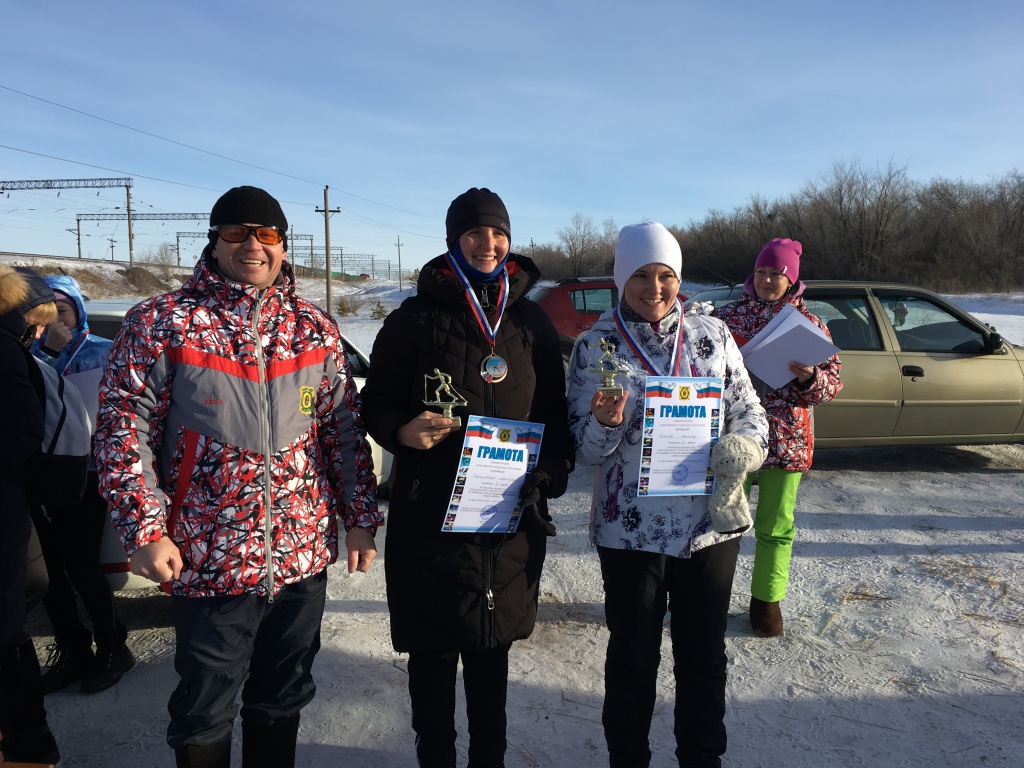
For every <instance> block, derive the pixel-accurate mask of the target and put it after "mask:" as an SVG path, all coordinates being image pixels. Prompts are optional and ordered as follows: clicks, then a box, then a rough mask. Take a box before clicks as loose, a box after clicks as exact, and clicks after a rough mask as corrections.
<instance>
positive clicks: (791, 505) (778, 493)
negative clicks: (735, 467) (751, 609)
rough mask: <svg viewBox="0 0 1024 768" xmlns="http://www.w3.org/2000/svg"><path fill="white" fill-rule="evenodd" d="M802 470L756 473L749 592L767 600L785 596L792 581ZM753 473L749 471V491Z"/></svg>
mask: <svg viewBox="0 0 1024 768" xmlns="http://www.w3.org/2000/svg"><path fill="white" fill-rule="evenodd" d="M801 477H803V473H802V472H791V471H789V470H786V469H762V470H761V471H760V472H759V473H758V475H757V513H756V514H755V516H754V535H755V537H756V538H757V543H756V545H755V547H754V572H753V574H752V575H751V577H750V594H751V596H753V597H756V598H757V599H758V600H763V601H765V602H766V603H774V602H775V601H777V600H781V599H782V598H784V597H785V596H786V586H787V585H788V584H789V561H790V560H791V559H792V556H793V539H794V538H795V537H796V526H795V525H794V523H793V510H794V509H796V489H797V487H798V486H799V485H800V478H801ZM753 479H754V476H753V475H747V483H746V491H747V495H748V496H749V495H750V486H751V484H752V482H753Z"/></svg>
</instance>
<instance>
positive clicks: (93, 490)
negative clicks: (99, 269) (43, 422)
mask: <svg viewBox="0 0 1024 768" xmlns="http://www.w3.org/2000/svg"><path fill="white" fill-rule="evenodd" d="M44 280H45V281H46V284H47V285H48V286H50V288H52V289H53V292H54V295H55V297H56V302H57V321H56V322H54V323H51V324H50V325H49V326H47V329H46V335H45V336H42V337H40V338H39V339H38V340H37V341H36V342H35V343H34V344H33V345H32V351H33V353H34V354H35V356H36V358H37V359H39V360H42V361H43V362H44V363H46V364H47V365H49V366H50V367H52V368H53V369H54V370H56V371H57V373H59V374H60V375H61V376H71V377H74V375H75V374H80V373H84V372H86V371H102V370H103V368H104V367H106V364H107V358H108V356H109V354H110V344H111V342H110V339H104V338H103V337H102V336H95V335H93V334H92V333H91V332H90V331H89V317H88V312H87V310H86V306H85V299H84V297H83V295H82V289H81V287H80V286H79V285H78V281H77V280H75V278H73V277H71V276H70V275H50V276H48V277H46V278H44ZM81 383H82V381H81V379H78V381H77V382H76V384H81ZM98 384H99V379H98V378H97V379H96V380H95V385H96V386H98ZM82 391H83V394H84V392H85V390H84V389H83V390H82ZM89 399H90V400H93V401H95V389H93V391H92V392H91V394H90V397H89ZM32 514H33V520H34V522H35V525H36V530H37V531H38V533H39V540H40V543H41V545H42V549H43V555H44V557H45V559H46V567H47V569H48V571H49V577H50V588H49V589H48V590H47V592H46V597H45V598H43V608H44V609H45V610H46V616H47V618H49V619H50V623H51V624H52V625H53V644H52V645H50V646H48V647H47V650H49V651H50V656H49V658H48V659H47V666H48V667H49V669H48V671H47V672H46V674H45V675H43V692H44V693H45V694H50V693H53V692H54V691H59V690H61V689H62V688H66V687H67V686H69V685H70V684H71V683H73V682H75V681H76V680H81V681H82V687H81V689H82V691H83V692H84V693H98V692H99V691H104V690H106V689H107V688H110V687H111V686H113V685H115V684H116V683H117V682H118V681H119V680H120V679H121V676H122V675H123V674H124V673H125V672H127V671H128V670H129V669H131V667H132V666H134V664H135V657H134V656H133V655H132V652H131V649H130V648H129V647H128V643H127V639H128V630H127V629H126V628H125V626H124V624H122V623H121V621H120V619H118V617H117V609H116V607H115V605H114V592H113V590H111V588H110V584H109V583H108V582H107V577H106V576H104V575H103V571H102V569H101V568H100V548H101V545H102V541H103V532H104V531H105V530H106V529H107V526H108V525H110V522H109V519H110V517H109V513H108V512H107V504H106V502H105V501H104V500H103V497H102V496H100V494H99V479H98V477H97V474H96V462H95V460H91V461H90V466H89V476H88V482H87V485H86V488H85V493H84V494H83V495H82V500H81V501H80V502H79V503H78V504H68V505H51V506H48V507H47V508H46V511H45V513H44V512H43V511H42V510H41V509H33V511H32ZM76 592H77V594H78V597H80V598H81V600H82V605H83V606H84V607H85V611H86V613H87V614H88V615H89V620H90V622H91V630H90V629H89V628H86V626H85V624H83V623H82V620H81V619H80V618H79V615H78V606H77V603H76V599H75V593H76ZM94 639H95V641H96V655H95V657H94V656H93V651H92V642H93V640H94Z"/></svg>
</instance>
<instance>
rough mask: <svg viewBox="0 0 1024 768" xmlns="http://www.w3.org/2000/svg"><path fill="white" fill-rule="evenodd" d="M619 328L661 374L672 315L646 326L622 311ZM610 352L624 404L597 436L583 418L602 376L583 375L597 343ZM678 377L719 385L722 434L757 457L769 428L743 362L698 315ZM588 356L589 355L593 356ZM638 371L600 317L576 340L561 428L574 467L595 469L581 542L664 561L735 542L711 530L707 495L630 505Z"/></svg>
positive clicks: (686, 326) (718, 328)
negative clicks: (749, 444)
mask: <svg viewBox="0 0 1024 768" xmlns="http://www.w3.org/2000/svg"><path fill="white" fill-rule="evenodd" d="M623 315H624V319H625V321H626V325H627V326H628V327H629V329H630V332H631V333H632V334H633V336H634V338H635V339H636V340H637V341H638V342H639V344H640V345H641V347H642V348H643V349H644V351H645V352H646V354H647V355H648V356H649V357H650V358H651V360H652V362H653V363H654V365H655V366H657V367H658V369H659V371H660V372H661V373H662V374H663V375H671V374H670V373H669V372H668V367H669V363H670V360H671V356H672V348H673V345H674V342H675V338H676V328H677V327H678V324H679V317H680V316H679V311H678V309H675V310H673V311H672V312H670V313H669V314H668V315H667V316H666V317H665V318H663V319H662V320H661V321H660V322H659V323H656V324H653V325H652V324H651V323H649V322H647V321H645V320H643V319H642V318H640V317H639V316H638V315H637V314H636V313H634V312H632V311H631V310H630V309H629V307H628V306H623ZM602 339H608V340H609V341H610V342H611V343H612V344H613V345H614V346H615V353H614V355H615V362H616V363H618V364H619V365H620V366H621V367H623V368H625V369H628V373H624V374H622V375H620V376H619V377H618V378H617V379H616V383H618V384H620V385H622V387H623V388H624V390H625V392H626V394H627V395H628V396H629V397H630V398H631V401H630V402H628V403H627V405H626V411H625V418H624V419H623V422H622V424H621V425H619V426H618V427H606V426H604V425H603V424H601V423H600V422H599V421H598V420H597V419H596V418H595V417H594V415H593V414H592V413H591V412H590V401H591V398H592V397H593V395H594V392H595V391H596V390H597V387H598V386H600V384H601V377H600V375H599V374H597V373H591V372H590V371H588V370H587V369H588V368H590V367H593V365H594V363H595V362H596V361H597V360H598V358H599V357H600V355H601V354H602V350H601V349H600V342H601V340H602ZM680 343H681V344H682V350H681V355H682V357H681V360H680V369H679V375H681V376H693V377H705V376H706V377H720V378H721V379H722V384H723V388H722V409H723V411H724V413H723V417H724V418H723V421H722V430H721V434H722V435H726V434H733V433H737V434H742V435H748V436H749V437H752V438H754V439H756V440H757V441H759V442H760V443H761V446H762V448H765V447H766V446H767V442H768V421H767V418H766V416H765V411H764V408H763V407H762V406H761V403H760V400H759V399H758V396H757V393H756V392H755V391H754V388H753V386H752V385H751V383H750V378H749V376H748V375H747V369H746V367H745V366H744V364H743V357H742V356H741V355H740V351H739V348H738V347H737V346H736V342H735V341H734V340H733V338H732V334H731V333H730V332H729V329H728V328H727V327H726V326H725V324H724V323H723V322H721V321H720V320H717V319H715V318H712V317H708V316H706V315H702V314H686V315H684V317H683V334H682V337H681V339H680ZM592 349H593V351H592ZM647 375H648V374H647V370H646V368H645V367H644V365H643V363H642V362H641V361H640V360H639V359H638V358H637V357H636V355H635V354H634V353H633V351H632V350H631V349H630V347H629V345H628V344H627V343H626V342H625V341H624V340H623V338H622V336H621V334H620V333H619V329H618V327H617V325H616V323H615V319H614V310H608V311H606V312H605V313H604V314H603V315H601V317H600V319H599V320H598V321H597V322H596V323H595V324H594V326H593V327H592V328H591V329H590V330H589V331H587V332H585V333H583V334H582V335H580V337H579V338H578V339H577V340H576V346H575V348H574V349H573V356H572V361H571V374H570V378H569V429H570V431H571V432H572V436H573V439H574V441H575V444H576V463H577V464H578V465H593V466H596V470H595V472H594V486H593V501H592V503H591V518H590V534H591V541H592V543H594V544H596V545H598V546H601V547H609V548H612V549H631V550H642V551H645V552H655V553H659V554H665V555H671V556H673V557H682V558H688V557H690V555H691V553H692V552H695V551H696V550H699V549H702V548H704V547H707V546H710V545H712V544H717V543H719V542H721V541H725V540H726V539H730V538H733V537H734V536H736V535H738V534H719V533H715V532H714V531H712V530H711V524H710V520H709V518H708V497H707V496H638V495H637V487H638V484H639V475H640V457H641V444H642V435H643V424H644V385H645V380H646V377H647Z"/></svg>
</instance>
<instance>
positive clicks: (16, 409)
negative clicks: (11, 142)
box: [0, 265, 60, 763]
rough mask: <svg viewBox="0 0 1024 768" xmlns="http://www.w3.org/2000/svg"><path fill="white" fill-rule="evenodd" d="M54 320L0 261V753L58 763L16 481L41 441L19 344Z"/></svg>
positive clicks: (38, 292)
mask: <svg viewBox="0 0 1024 768" xmlns="http://www.w3.org/2000/svg"><path fill="white" fill-rule="evenodd" d="M47 305H48V306H47ZM51 308H52V309H51ZM26 312H36V313H39V312H44V313H48V314H50V315H52V317H49V318H47V317H40V318H39V322H38V324H35V323H33V325H34V326H35V327H34V328H32V327H29V326H28V325H27V324H26ZM56 317H57V308H56V305H55V304H54V303H53V291H51V290H50V288H49V286H47V285H46V283H44V282H43V280H42V278H40V277H39V276H38V275H26V274H25V273H22V272H18V271H15V270H13V269H11V268H10V267H7V266H3V265H0V402H2V403H3V404H4V408H5V413H4V417H3V418H2V419H0V731H2V732H3V738H2V741H0V752H2V758H3V759H4V760H8V761H15V760H19V761H25V762H28V761H31V762H38V763H56V762H57V761H59V760H60V752H59V751H58V749H57V742H56V740H55V739H54V737H53V734H52V733H51V732H50V728H49V725H48V724H47V721H46V710H45V709H44V708H43V692H42V689H41V686H40V677H39V659H38V657H37V656H36V649H35V645H34V644H33V642H32V638H31V637H29V636H28V633H27V632H26V631H25V627H24V623H25V566H26V560H27V554H28V542H29V536H30V531H31V525H32V523H31V516H30V511H29V501H28V497H27V495H26V489H25V485H24V482H23V480H22V478H23V477H24V475H23V467H24V464H25V461H26V459H27V458H28V457H29V456H31V455H32V454H33V453H35V452H36V451H38V450H40V445H41V443H42V440H43V403H42V401H41V400H40V399H39V394H38V390H37V388H36V385H35V384H33V378H32V371H31V369H30V367H29V366H32V365H35V364H36V363H35V362H34V361H33V360H32V359H31V358H30V357H29V355H28V350H27V349H24V348H21V347H23V345H25V344H26V343H27V342H31V341H32V340H33V339H34V338H35V337H36V336H37V335H38V334H39V333H42V330H43V326H45V324H46V323H47V322H52V320H53V319H54V318H56ZM36 373H38V372H36ZM40 384H41V382H40Z"/></svg>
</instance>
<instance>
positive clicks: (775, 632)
mask: <svg viewBox="0 0 1024 768" xmlns="http://www.w3.org/2000/svg"><path fill="white" fill-rule="evenodd" d="M750 626H751V628H752V629H753V630H754V631H755V632H757V634H759V635H764V636H765V637H778V636H779V635H781V634H782V609H781V608H780V607H779V601H778V600H776V601H775V602H772V603H766V602H765V601H764V600H758V599H757V598H756V597H752V598H750Z"/></svg>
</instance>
